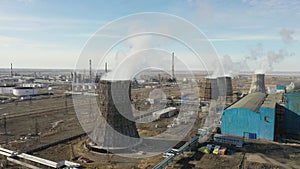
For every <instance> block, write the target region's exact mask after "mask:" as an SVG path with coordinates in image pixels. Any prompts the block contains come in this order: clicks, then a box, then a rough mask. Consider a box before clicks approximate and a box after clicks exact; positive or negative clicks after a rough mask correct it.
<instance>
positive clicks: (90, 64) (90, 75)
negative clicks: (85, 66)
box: [90, 59, 92, 83]
mask: <svg viewBox="0 0 300 169" xmlns="http://www.w3.org/2000/svg"><path fill="white" fill-rule="evenodd" d="M90 83H92V60H91V59H90Z"/></svg>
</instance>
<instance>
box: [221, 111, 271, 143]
mask: <svg viewBox="0 0 300 169" xmlns="http://www.w3.org/2000/svg"><path fill="white" fill-rule="evenodd" d="M265 118H267V119H265ZM266 120H267V121H266ZM274 126H275V109H272V108H260V110H259V113H256V112H253V111H251V110H248V109H244V108H232V109H227V110H224V111H223V114H222V129H221V131H222V134H230V135H236V136H246V137H248V136H249V133H254V134H256V138H257V139H266V140H274Z"/></svg>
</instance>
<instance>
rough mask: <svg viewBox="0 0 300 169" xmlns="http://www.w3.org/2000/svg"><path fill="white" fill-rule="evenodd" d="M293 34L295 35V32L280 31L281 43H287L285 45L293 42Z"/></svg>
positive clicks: (289, 30) (288, 30)
mask: <svg viewBox="0 0 300 169" xmlns="http://www.w3.org/2000/svg"><path fill="white" fill-rule="evenodd" d="M294 34H295V31H294V30H292V29H281V30H280V32H279V35H280V36H281V40H282V42H284V43H287V44H289V43H292V42H294V41H295V38H294V37H293V36H294Z"/></svg>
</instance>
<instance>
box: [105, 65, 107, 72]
mask: <svg viewBox="0 0 300 169" xmlns="http://www.w3.org/2000/svg"><path fill="white" fill-rule="evenodd" d="M105 73H107V62H105Z"/></svg>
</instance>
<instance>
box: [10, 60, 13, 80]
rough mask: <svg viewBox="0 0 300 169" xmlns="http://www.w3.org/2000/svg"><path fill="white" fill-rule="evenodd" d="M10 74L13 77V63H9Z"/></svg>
mask: <svg viewBox="0 0 300 169" xmlns="http://www.w3.org/2000/svg"><path fill="white" fill-rule="evenodd" d="M10 76H11V77H13V65H12V63H11V64H10Z"/></svg>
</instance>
